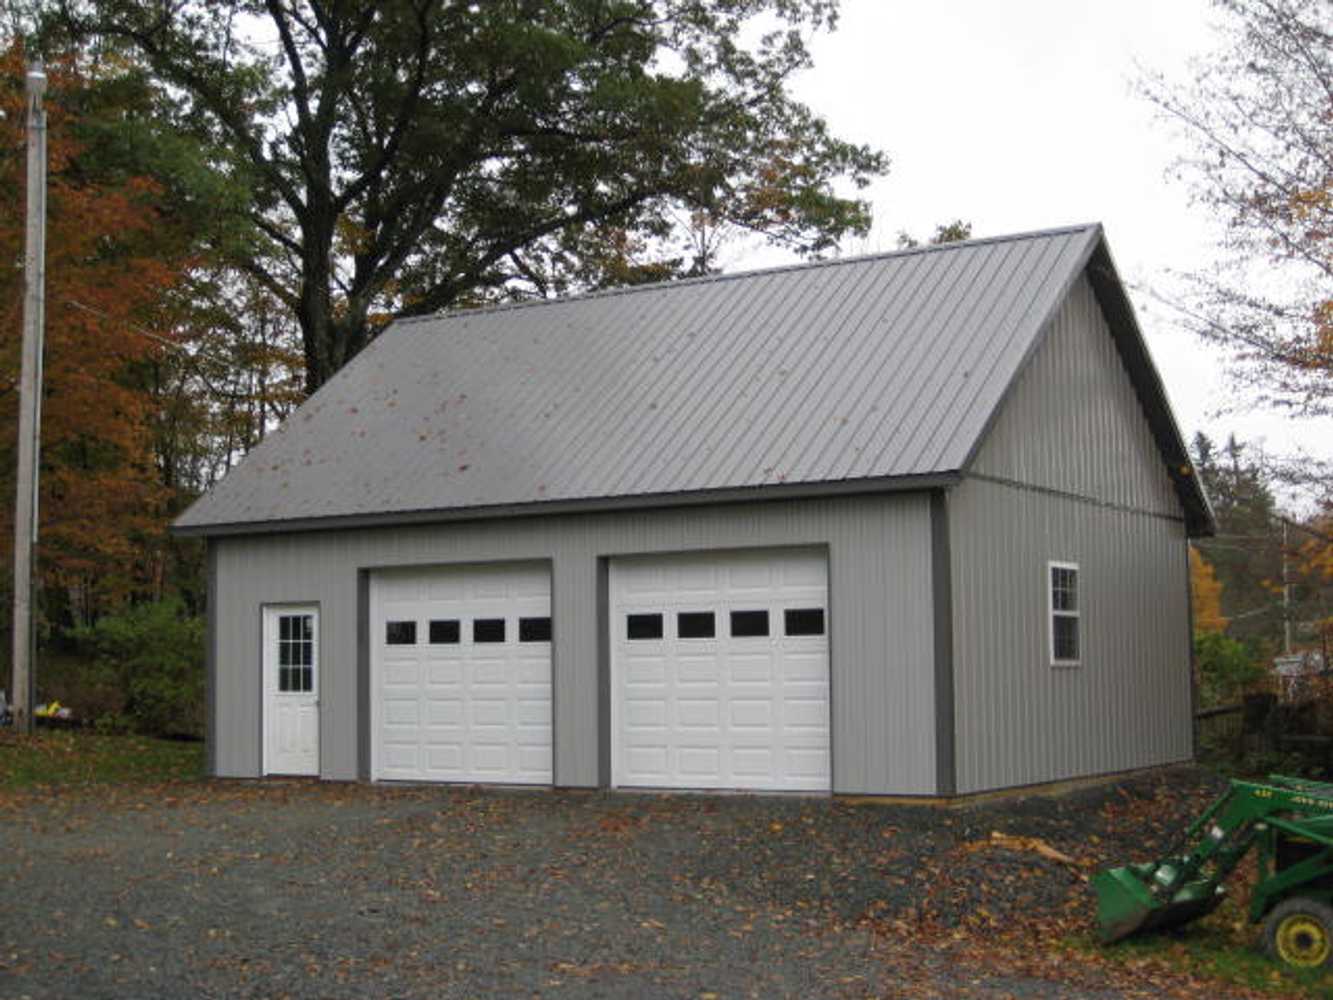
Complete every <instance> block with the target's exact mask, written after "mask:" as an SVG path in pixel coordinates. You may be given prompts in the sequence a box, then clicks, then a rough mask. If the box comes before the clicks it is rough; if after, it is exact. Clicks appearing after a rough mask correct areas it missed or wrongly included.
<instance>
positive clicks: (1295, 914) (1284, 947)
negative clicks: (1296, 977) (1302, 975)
mask: <svg viewBox="0 0 1333 1000" xmlns="http://www.w3.org/2000/svg"><path fill="white" fill-rule="evenodd" d="M1264 945H1265V946H1266V947H1267V949H1268V954H1269V955H1271V956H1272V957H1273V958H1276V959H1277V960H1278V961H1281V962H1286V963H1287V964H1288V965H1292V966H1295V967H1296V968H1299V969H1319V968H1323V967H1324V966H1326V965H1328V964H1329V962H1330V959H1333V907H1331V906H1329V905H1328V904H1327V903H1321V902H1320V901H1319V900H1317V899H1309V898H1307V897H1303V896H1298V897H1296V898H1293V899H1284V900H1283V901H1282V902H1281V903H1278V904H1277V906H1275V907H1273V909H1272V911H1271V912H1270V913H1269V914H1268V919H1267V920H1265V921H1264Z"/></svg>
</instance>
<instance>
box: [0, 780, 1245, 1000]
mask: <svg viewBox="0 0 1333 1000" xmlns="http://www.w3.org/2000/svg"><path fill="white" fill-rule="evenodd" d="M1216 788H1217V785H1216V782H1215V779H1211V778H1209V777H1207V776H1206V775H1205V774H1204V773H1203V772H1199V771H1195V770H1192V769H1177V770H1173V771H1170V772H1161V773H1158V774H1155V775H1151V776H1141V777H1138V778H1136V779H1133V780H1130V781H1125V782H1121V783H1119V784H1112V785H1106V786H1102V787H1099V788H1097V789H1093V790H1086V791H1082V792H1079V793H1075V794H1070V795H1066V796H1063V797H1059V798H1029V799H1025V800H1022V801H1010V802H1005V803H997V804H991V805H985V806H978V807H972V808H966V809H949V810H945V809H938V808H929V807H922V806H887V805H881V804H857V803H848V802H843V801H840V800H828V799H812V798H786V797H759V796H692V795H661V796H658V795H629V794H619V793H617V794H611V793H584V792H558V791H557V792H552V791H504V790H495V789H475V788H388V787H382V786H367V785H342V784H319V783H313V782H267V783H261V782H220V781H219V782H202V783H201V782H195V783H186V784H180V785H167V786H162V787H161V788H157V789H147V790H146V789H143V788H138V789H134V788H119V789H118V788H114V787H112V788H103V789H101V790H96V789H89V790H85V791H81V792H78V793H74V794H64V795H58V794H52V793H46V794H36V795H30V796H26V797H20V798H13V799H11V800H8V801H6V802H4V803H0V885H2V886H3V888H4V896H5V902H4V905H3V907H0V997H33V998H38V997H41V998H46V997H50V998H56V997H60V998H65V997H84V998H97V997H144V998H148V997H293V998H307V997H309V998H317V997H318V998H324V997H404V998H417V997H420V998H426V997H431V998H435V997H487V996H500V997H693V998H709V997H716V998H722V997H765V998H767V997H866V996H901V997H925V996H946V997H950V996H977V997H1024V998H1029V997H1067V996H1088V997H1122V996H1160V995H1162V994H1163V993H1164V992H1171V993H1176V994H1178V995H1191V994H1193V993H1196V992H1197V995H1210V996H1219V995H1224V992H1223V991H1222V990H1220V989H1218V988H1212V987H1207V986H1205V985H1200V984H1194V983H1193V982H1192V981H1190V980H1188V979H1187V978H1185V977H1181V978H1179V980H1178V981H1174V980H1172V979H1171V977H1170V976H1167V977H1166V978H1165V979H1162V978H1161V977H1160V976H1159V977H1158V979H1157V980H1156V981H1154V982H1152V983H1145V982H1144V981H1143V980H1142V979H1136V977H1134V976H1133V975H1121V974H1119V973H1117V972H1116V971H1115V969H1114V968H1111V967H1109V966H1107V967H1102V966H1101V965H1100V964H1098V963H1097V962H1095V961H1085V960H1084V958H1080V955H1084V957H1085V958H1086V955H1085V954H1084V952H1079V951H1078V950H1069V949H1067V948H1066V947H1065V942H1064V941H1063V936H1064V935H1070V936H1072V937H1074V938H1077V936H1078V935H1079V934H1080V933H1086V931H1087V929H1088V927H1089V926H1090V924H1089V921H1090V918H1091V914H1092V910H1091V897H1090V896H1089V894H1088V891H1087V887H1086V876H1087V874H1089V873H1090V872H1091V871H1092V870H1093V869H1094V868H1095V867H1096V866H1098V865H1100V864H1102V863H1105V862H1107V861H1109V860H1114V861H1117V862H1119V861H1123V860H1128V859H1132V858H1145V857H1150V856H1152V855H1153V854H1154V853H1156V852H1159V851H1160V850H1162V849H1163V848H1165V846H1166V840H1167V839H1168V838H1169V837H1171V836H1173V835H1174V834H1175V833H1176V832H1178V830H1179V829H1181V827H1182V826H1183V824H1184V823H1185V822H1186V821H1187V820H1188V819H1189V818H1191V817H1192V816H1193V814H1194V812H1195V811H1196V810H1197V808H1198V806H1199V805H1200V804H1201V803H1202V802H1204V801H1206V800H1207V799H1208V798H1209V797H1210V796H1211V795H1212V794H1213V793H1214V792H1215V791H1216ZM997 832H999V833H1002V834H1004V835H1006V836H1007V837H1010V838H1039V839H1040V841H1041V843H1042V844H1043V845H1046V846H1048V847H1050V848H1053V849H1054V850H1055V851H1056V852H1059V853H1063V854H1065V855H1068V856H1069V858H1070V859H1071V860H1072V861H1073V862H1074V863H1073V864H1069V863H1066V862H1064V861H1061V860H1058V859H1053V858H1051V857H1047V856H1046V855H1045V854H1043V853H1042V852H1040V851H1039V850H1037V849H1036V846H1035V843H1034V842H1033V841H1024V840H1021V839H1009V840H1005V841H1000V842H997V841H996V840H995V839H994V838H993V834H994V833H997ZM1024 928H1028V929H1030V933H1029V934H1028V936H1027V937H1024V936H1023V929H1024ZM1085 951H1086V948H1085ZM1196 986H1197V987H1198V991H1196ZM1199 991H1201V992H1199Z"/></svg>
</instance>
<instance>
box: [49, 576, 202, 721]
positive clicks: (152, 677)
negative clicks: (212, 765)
mask: <svg viewBox="0 0 1333 1000" xmlns="http://www.w3.org/2000/svg"><path fill="white" fill-rule="evenodd" d="M71 638H72V639H73V640H74V642H75V643H76V644H77V645H78V646H79V647H80V648H81V649H82V650H83V651H84V652H86V653H87V654H89V655H90V656H91V657H92V658H93V659H94V661H95V669H96V670H97V671H99V672H102V671H105V672H106V673H108V674H110V675H111V676H112V677H114V678H115V679H116V682H117V683H118V684H119V685H120V688H121V690H122V691H123V692H124V695H125V715H126V717H127V718H128V719H129V721H130V723H131V724H132V725H133V726H134V728H135V729H137V730H139V731H140V732H143V733H149V734H153V735H160V736H168V735H183V736H201V735H203V729H204V623H203V621H202V620H201V619H200V618H198V617H192V616H190V615H188V614H186V612H185V608H184V606H183V605H182V604H181V602H180V601H178V600H174V599H172V600H165V601H158V602H155V603H151V604H137V605H134V606H132V607H130V608H127V609H126V610H125V611H122V612H121V613H119V614H115V615H107V616H106V617H104V618H101V619H100V620H99V621H98V622H97V624H96V625H93V626H91V627H86V628H79V629H75V630H74V631H73V632H72V633H71Z"/></svg>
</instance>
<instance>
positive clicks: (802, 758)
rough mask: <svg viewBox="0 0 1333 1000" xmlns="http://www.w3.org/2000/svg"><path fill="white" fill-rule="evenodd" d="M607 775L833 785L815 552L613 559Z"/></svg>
mask: <svg viewBox="0 0 1333 1000" xmlns="http://www.w3.org/2000/svg"><path fill="white" fill-rule="evenodd" d="M610 595H611V649H612V662H611V685H612V698H611V706H612V707H611V716H612V717H611V730H612V741H613V742H612V753H611V759H612V781H613V783H614V784H616V785H617V786H621V787H655V788H735V789H790V790H816V791H827V790H829V789H830V788H831V787H832V777H831V770H830V763H829V645H828V562H827V559H826V557H825V555H824V553H823V551H821V550H804V549H802V550H764V551H755V552H742V553H735V552H731V553H709V554H706V555H688V556H666V557H663V556H653V557H643V558H639V557H635V558H631V559H617V560H614V561H613V562H612V564H611V579H610Z"/></svg>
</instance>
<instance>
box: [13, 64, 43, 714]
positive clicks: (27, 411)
mask: <svg viewBox="0 0 1333 1000" xmlns="http://www.w3.org/2000/svg"><path fill="white" fill-rule="evenodd" d="M45 92H46V73H45V72H43V70H42V64H41V62H40V61H38V62H34V63H33V64H32V65H31V66H30V67H28V85H27V98H28V230H27V237H26V240H25V242H24V247H23V280H24V293H23V361H22V368H21V370H20V373H19V438H18V470H17V474H16V476H15V478H16V480H17V483H18V485H17V488H16V496H15V502H14V646H13V649H14V660H13V662H14V727H15V728H16V729H17V730H18V731H19V732H22V733H30V732H32V695H33V683H32V680H33V666H34V662H35V660H36V655H35V654H36V647H37V643H36V631H35V630H34V628H33V621H32V594H33V577H34V574H33V550H34V548H35V547H36V544H37V458H38V453H39V451H40V448H41V441H42V334H43V330H44V322H45V320H44V316H43V313H44V311H45V306H46V111H45V109H44V108H43V107H42V95H43V94H44V93H45Z"/></svg>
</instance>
